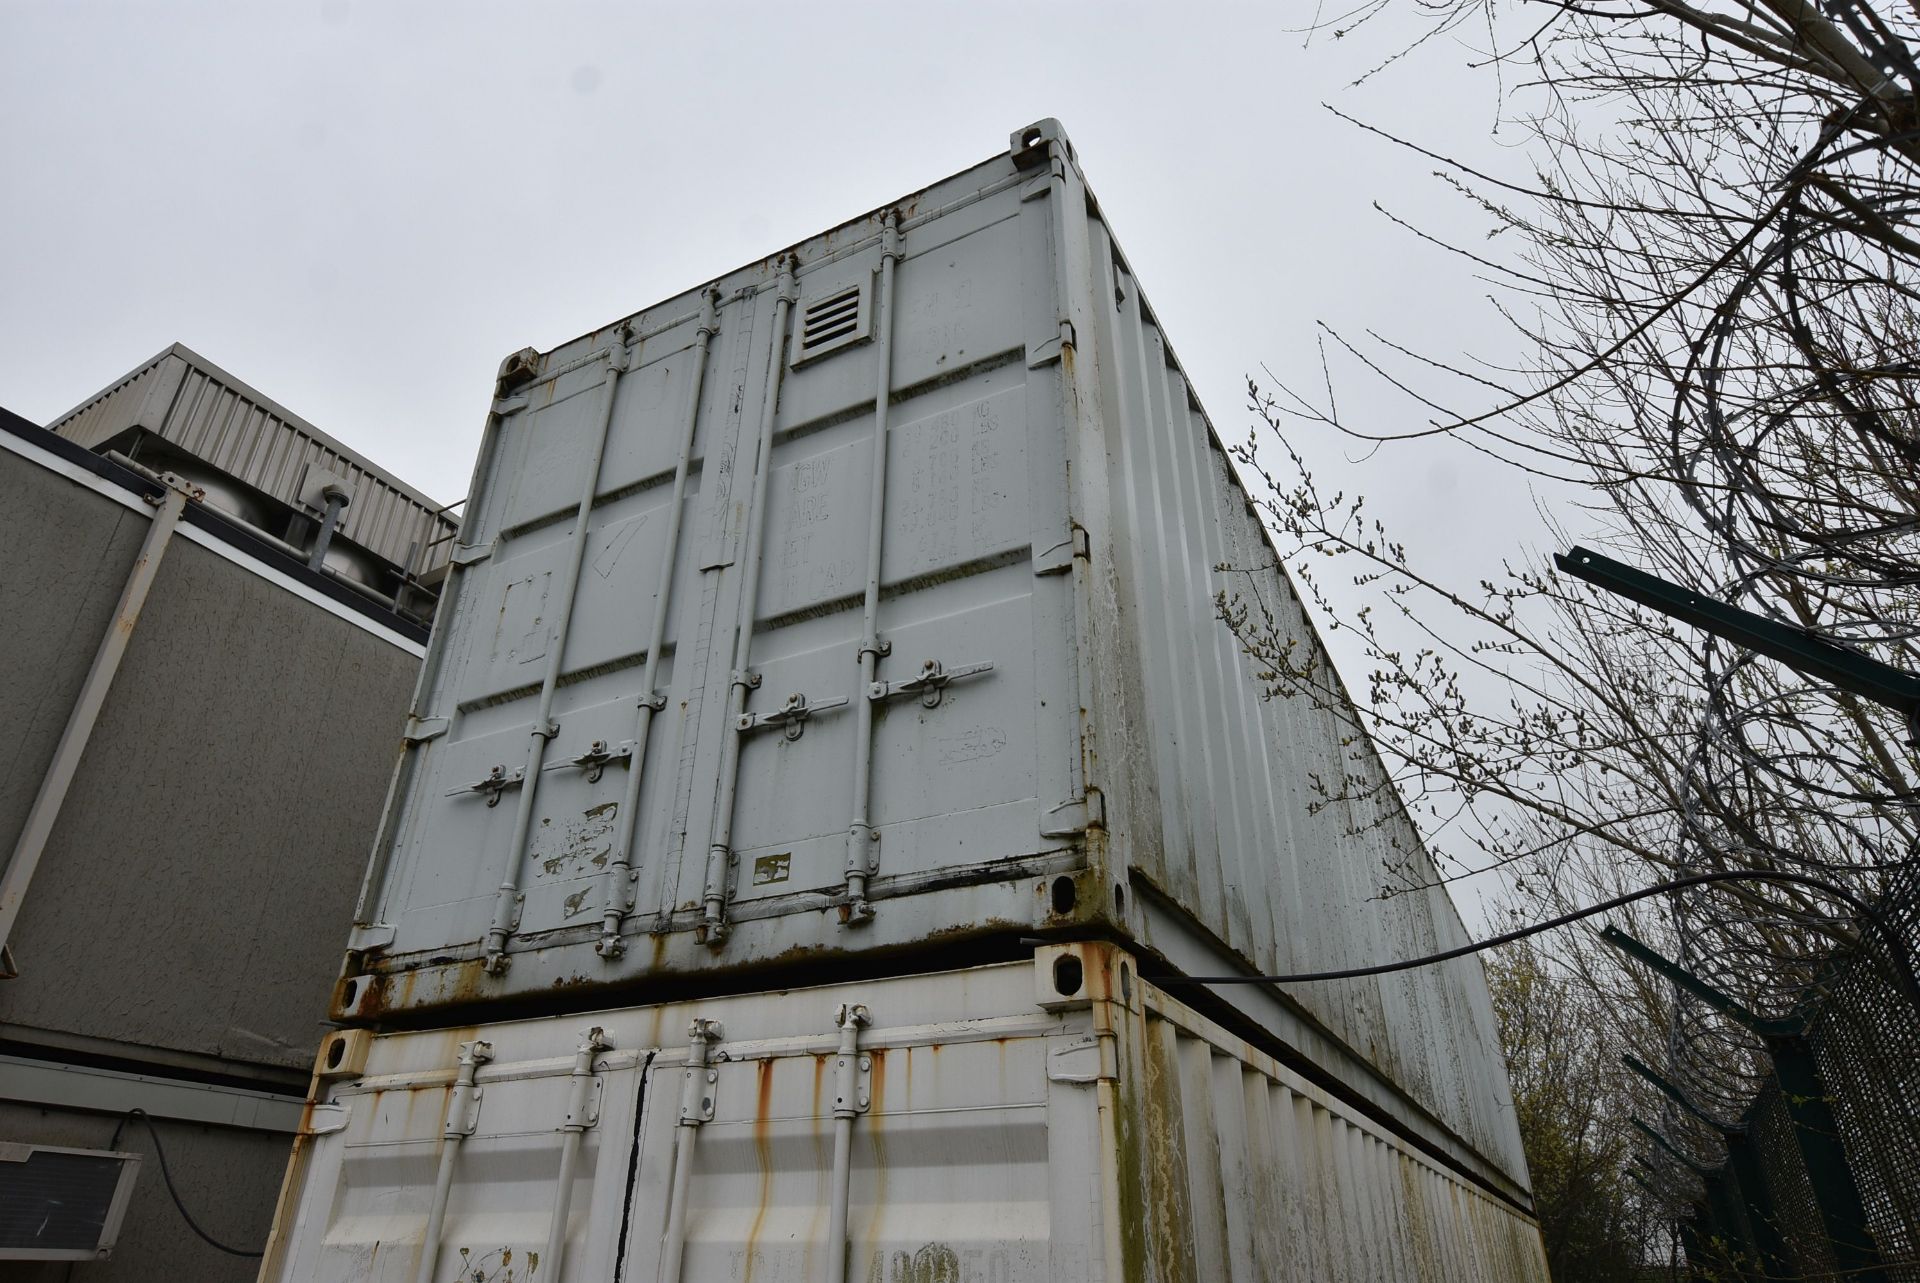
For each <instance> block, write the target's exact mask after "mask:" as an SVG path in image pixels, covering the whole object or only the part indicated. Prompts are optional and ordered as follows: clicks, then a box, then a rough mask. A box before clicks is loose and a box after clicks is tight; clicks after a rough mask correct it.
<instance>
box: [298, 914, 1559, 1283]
mask: <svg viewBox="0 0 1920 1283" xmlns="http://www.w3.org/2000/svg"><path fill="white" fill-rule="evenodd" d="M1055 956H1056V955H1055V954H1053V953H1050V952H1044V951H1043V954H1042V956H1041V957H1040V958H1038V959H1036V960H1035V961H1034V962H1025V963H1012V964H1006V965H1001V966H994V967H984V968H980V969H977V970H973V971H961V972H948V973H944V974H938V975H927V976H909V977H899V978H894V979H889V980H883V981H872V982H863V983H859V984H850V985H839V986H833V987H830V988H819V989H806V990H798V991H790V992H781V993H768V994H758V995H747V996H739V997H732V998H720V999H713V1000H710V1001H704V1002H700V1003H690V1004H676V1005H672V1006H665V1007H652V1008H639V1009H629V1010H622V1011H610V1012H601V1013H596V1014H594V1015H593V1016H591V1017H590V1018H589V1017H572V1018H550V1019H545V1020H537V1021H519V1022H513V1023H508V1024H496V1025H480V1026H468V1027H464V1028H462V1029H458V1030H445V1031H434V1032H424V1033H405V1034H391V1035H387V1036H384V1037H379V1038H375V1039H373V1040H372V1041H371V1046H370V1049H369V1050H368V1053H367V1059H366V1062H365V1067H364V1070H363V1071H362V1072H361V1073H360V1074H358V1075H357V1076H355V1077H352V1078H347V1079H343V1080H336V1081H334V1082H332V1083H329V1084H325V1085H324V1087H323V1095H322V1098H321V1100H320V1103H319V1104H317V1105H316V1106H315V1108H314V1109H313V1110H312V1111H311V1118H312V1126H311V1127H310V1128H309V1129H308V1133H307V1135H305V1136H304V1137H303V1138H302V1140H301V1142H300V1148H299V1151H298V1154H297V1157H296V1159H295V1162H294V1164H293V1166H292V1168H291V1169H290V1175H289V1179H288V1183H287V1188H286V1191H285V1194H284V1195H283V1199H282V1203H281V1207H280V1210H279V1213H278V1216H277V1218H276V1226H277V1228H276V1241H275V1246H274V1249H273V1251H272V1252H271V1253H270V1256H269V1259H268V1262H267V1265H266V1268H265V1270H264V1272H263V1274H262V1278H263V1279H264V1280H268V1281H271V1280H277V1279H284V1280H293V1279H299V1280H302V1281H303V1283H309V1281H310V1283H335V1281H336V1280H337V1281H339V1283H345V1281H346V1280H349V1279H352V1280H365V1281H367V1283H377V1281H382V1280H392V1281H394V1283H402V1281H405V1280H411V1279H412V1278H414V1277H415V1275H416V1272H417V1270H418V1265H419V1250H420V1239H421V1231H422V1227H423V1225H424V1223H425V1220H426V1217H427V1213H428V1210H429V1201H430V1198H431V1192H432V1186H433V1181H434V1177H435V1173H436V1171H437V1170H438V1167H439V1160H440V1155H441V1152H442V1146H443V1145H444V1144H445V1142H444V1140H443V1136H442V1133H443V1119H444V1116H445V1113H446V1108H447V1105H446V1101H447V1090H446V1089H447V1084H448V1083H449V1081H450V1079H451V1071H452V1067H453V1065H454V1062H455V1060H456V1058H457V1056H458V1054H459V1045H460V1044H461V1043H463V1042H466V1041H469V1040H471V1039H475V1038H481V1039H484V1040H486V1041H487V1042H488V1043H489V1044H490V1046H491V1047H492V1050H493V1054H494V1059H493V1060H492V1061H491V1062H490V1063H489V1064H487V1065H485V1066H483V1067H482V1069H481V1071H480V1074H479V1077H478V1081H479V1083H480V1085H481V1089H482V1093H483V1095H482V1099H481V1103H480V1106H479V1110H478V1115H477V1120H476V1126H475V1128H474V1131H473V1133H472V1136H471V1138H470V1139H467V1140H465V1141H463V1142H462V1143H461V1149H460V1151H459V1153H458V1154H457V1155H456V1157H455V1160H454V1161H455V1166H454V1168H453V1172H452V1181H453V1185H452V1195H451V1197H450V1199H449V1202H448V1214H447V1222H446V1229H445V1233H444V1237H443V1238H442V1240H441V1244H440V1247H439V1253H438V1259H439V1261H440V1262H441V1273H442V1274H444V1275H446V1276H449V1277H450V1276H451V1275H452V1274H453V1273H455V1272H456V1271H457V1272H459V1273H460V1274H461V1276H462V1277H467V1276H469V1275H470V1274H472V1273H473V1272H474V1271H476V1270H478V1271H479V1272H480V1273H481V1274H482V1275H484V1276H485V1277H488V1278H493V1277H499V1276H501V1275H502V1274H503V1272H504V1271H505V1270H507V1269H509V1268H516V1269H525V1270H526V1271H528V1272H529V1273H530V1274H531V1275H532V1276H533V1277H535V1278H540V1277H545V1274H544V1273H542V1272H536V1271H535V1269H534V1264H533V1257H534V1256H535V1255H536V1254H538V1253H540V1252H541V1251H542V1250H543V1244H544V1242H545V1239H546V1235H547V1230H548V1226H549V1217H550V1216H551V1215H552V1209H553V1207H554V1199H553V1188H554V1185H553V1183H554V1174H555V1172H556V1170H557V1166H556V1154H555V1151H556V1150H557V1148H558V1146H559V1144H560V1132H559V1130H558V1122H559V1120H561V1119H562V1118H564V1117H565V1116H566V1111H567V1104H566V1094H567V1092H566V1088H567V1085H568V1079H567V1074H568V1072H569V1069H570V1066H571V1063H572V1053H573V1048H574V1045H575V1044H576V1043H577V1041H578V1040H579V1038H580V1036H581V1029H582V1028H583V1027H584V1026H586V1025H587V1024H589V1023H591V1024H592V1025H594V1026H596V1027H598V1028H600V1029H601V1030H602V1031H603V1033H604V1035H605V1037H606V1039H607V1041H608V1042H609V1043H610V1044H611V1047H610V1049H608V1050H606V1051H604V1052H601V1053H600V1054H599V1055H598V1057H597V1058H596V1060H595V1069H596V1074H597V1077H598V1080H599V1082H598V1089H597V1097H596V1098H597V1100H598V1101H599V1113H598V1118H597V1121H596V1123H595V1125H594V1126H593V1127H592V1128H591V1129H590V1130H589V1131H588V1133H587V1134H586V1147H585V1151H584V1152H585V1157H584V1159H583V1161H582V1164H581V1168H580V1171H581V1175H580V1178H579V1183H578V1184H577V1185H576V1187H575V1189H574V1191H573V1216H572V1217H570V1219H569V1222H568V1225H569V1230H568V1234H567V1241H568V1245H569V1246H568V1251H567V1256H566V1260H565V1263H564V1266H563V1267H562V1268H561V1269H559V1271H558V1272H557V1273H556V1274H554V1276H553V1277H554V1280H557V1281H558V1283H565V1281H566V1280H587V1279H594V1280H600V1279H607V1278H613V1277H621V1278H626V1279H636V1280H637V1279H659V1278H662V1277H664V1276H663V1275H662V1274H661V1272H660V1269H661V1259H662V1254H663V1236H664V1235H665V1233H666V1230H667V1209H668V1207H669V1206H670V1204H671V1202H672V1197H671V1191H672V1188H673V1180H674V1175H673V1173H674V1170H675V1155H676V1150H677V1148H678V1147H679V1146H681V1145H683V1144H686V1145H692V1146H693V1150H692V1158H691V1163H690V1177H689V1181H688V1184H687V1186H686V1190H687V1202H688V1207H689V1209H690V1210H689V1213H688V1216H687V1221H686V1256H685V1259H684V1262H683V1264H682V1269H681V1273H680V1277H681V1278H683V1279H702V1280H742V1281H744V1280H748V1279H751V1280H756V1281H757V1283H804V1281H811V1280H819V1279H823V1278H825V1277H827V1268H828V1258H829V1256H830V1254H831V1253H832V1252H833V1251H835V1250H836V1246H837V1245H835V1244H834V1243H832V1242H830V1241H829V1239H828V1236H827V1226H828V1209H829V1204H830V1202H831V1200H832V1194H833V1182H832V1152H833V1129H834V1091H835V1088H834V1062H835V1056H834V1049H835V1045H836V1044H835V1038H834V1036H833V1034H832V1019H833V1012H834V1011H835V1009H836V1007H837V1006H838V1005H839V1004H841V1003H845V1002H859V1003H863V1004H865V1005H867V1006H868V1008H869V1009H870V1010H871V1012H872V1016H873V1024H872V1026H871V1027H870V1028H868V1029H865V1030H863V1031H862V1033H861V1035H860V1048H861V1051H860V1055H861V1056H862V1057H863V1058H864V1059H865V1061H866V1062H867V1063H868V1064H870V1066H871V1079H870V1087H869V1090H870V1102H871V1104H870V1108H869V1109H868V1110H867V1111H866V1112H864V1113H862V1114H860V1115H859V1116H858V1117H857V1118H856V1119H855V1120H854V1122H853V1132H852V1137H853V1142H852V1163H851V1172H850V1179H849V1184H848V1222H847V1224H848V1229H847V1240H846V1243H845V1245H844V1249H843V1250H845V1251H846V1253H847V1255H848V1259H849V1266H850V1268H849V1270H848V1277H849V1278H852V1279H858V1280H863V1281H866V1283H930V1281H942V1283H944V1281H946V1280H955V1281H957V1280H963V1279H964V1280H990V1281H992V1283H1042V1281H1049V1283H1051V1281H1053V1280H1069V1281H1085V1283H1095V1281H1101V1280H1112V1281H1113V1283H1118V1281H1119V1280H1122V1279H1125V1280H1129V1281H1133V1283H1140V1281H1147V1280H1151V1281H1153V1283H1254V1281H1256V1280H1258V1281H1260V1283H1271V1281H1273V1280H1282V1279H1285V1280H1301V1281H1302V1283H1306V1281H1309V1280H1310V1281H1312V1283H1349V1281H1351V1283H1363V1281H1364V1283H1401V1281H1405V1283H1453V1281H1458V1283H1547V1276H1546V1269H1545V1263H1544V1259H1543V1257H1542V1254H1541V1251H1540V1247H1539V1240H1538V1234H1537V1231H1536V1229H1535V1227H1534V1226H1533V1224H1532V1222H1531V1221H1529V1220H1528V1219H1527V1218H1526V1217H1525V1216H1523V1215H1521V1214H1519V1213H1518V1212H1516V1211H1515V1210H1514V1209H1513V1208H1512V1207H1510V1206H1509V1205H1507V1204H1505V1203H1503V1202H1501V1201H1499V1200H1498V1199H1495V1198H1493V1197H1492V1196H1490V1195H1488V1194H1487V1193H1485V1192H1484V1191H1482V1190H1480V1189H1478V1188H1477V1187H1475V1186H1473V1185H1471V1184H1469V1183H1467V1182H1465V1181H1463V1180H1462V1179H1461V1178H1460V1176H1459V1175H1458V1174H1457V1173H1456V1172H1454V1171H1453V1170H1451V1169H1449V1168H1447V1167H1446V1166H1444V1165H1442V1164H1440V1163H1438V1162H1436V1161H1434V1160H1433V1159H1432V1158H1431V1157H1430V1156H1429V1155H1427V1154H1425V1153H1424V1152H1421V1151H1419V1150H1416V1149H1414V1148H1412V1147H1410V1146H1409V1145H1408V1144H1407V1143H1406V1142H1405V1141H1404V1140H1402V1139H1401V1138H1399V1137H1397V1136H1395V1135H1393V1134H1391V1133H1389V1132H1387V1131H1384V1130H1383V1129H1381V1128H1379V1127H1378V1126H1376V1125H1375V1124H1373V1123H1372V1122H1371V1121H1369V1120H1367V1119H1364V1118H1361V1117H1358V1116H1357V1115H1355V1114H1354V1113H1353V1112H1352V1111H1351V1110H1350V1109H1348V1108H1347V1107H1346V1106H1345V1105H1343V1104H1342V1103H1340V1102H1338V1101H1336V1100H1335V1099H1333V1098H1332V1097H1330V1096H1328V1095H1327V1094H1325V1093H1324V1092H1322V1091H1320V1090H1318V1089H1317V1088H1315V1087H1313V1086H1311V1085H1309V1084H1307V1083H1306V1082H1304V1081H1302V1080H1301V1079H1300V1078H1299V1077H1298V1076H1297V1075H1295V1074H1293V1073H1292V1072H1290V1071H1288V1070H1286V1069H1284V1068H1282V1067H1280V1066H1279V1065H1277V1064H1276V1063H1274V1062H1273V1061H1272V1060H1271V1059H1270V1058H1268V1057H1267V1056H1265V1055H1264V1054H1263V1053H1261V1052H1259V1051H1257V1050H1255V1049H1253V1048H1251V1047H1250V1046H1248V1045H1247V1044H1246V1043H1244V1042H1242V1041H1240V1040H1238V1039H1236V1038H1233V1037H1231V1036H1230V1035H1227V1034H1226V1033H1224V1032H1223V1031H1222V1030H1220V1029H1219V1028H1218V1027H1217V1026H1214V1025H1212V1024H1210V1023H1209V1022H1207V1021H1205V1020H1203V1019H1201V1018H1200V1017H1198V1016H1197V1015H1195V1014H1194V1013H1193V1012H1191V1011H1189V1010H1188V1009H1186V1008H1185V1007H1183V1006H1181V1005H1180V1004H1179V1003H1177V1002H1175V1001H1173V1000H1171V999H1169V998H1168V997H1167V996H1166V995H1165V994H1164V993H1162V992H1160V991H1159V990H1157V989H1156V988H1155V987H1154V986H1152V985H1150V984H1147V983H1144V982H1141V981H1139V980H1138V979H1137V977H1133V976H1131V975H1130V974H1129V975H1128V976H1127V977H1126V978H1125V979H1124V980H1122V979H1121V976H1120V971H1119V968H1120V967H1122V966H1124V965H1129V964H1128V962H1127V960H1126V959H1125V957H1124V955H1122V954H1120V953H1119V952H1118V951H1115V950H1112V949H1110V948H1105V947H1100V946H1087V947H1082V948H1080V949H1079V950H1077V951H1076V953H1075V956H1076V957H1077V958H1079V959H1080V960H1082V961H1083V965H1084V966H1085V969H1086V970H1085V973H1084V974H1085V980H1084V986H1083V990H1082V992H1080V993H1079V994H1077V995H1070V996H1069V997H1068V999H1067V1000H1064V1001H1062V1000H1060V999H1059V998H1058V996H1057V995H1056V994H1055V993H1054V988H1053V986H1052V978H1053V970H1052V965H1051V964H1052V961H1053V958H1054V957H1055ZM1063 1008H1064V1009H1063ZM695 1018H698V1019H703V1020H717V1021H719V1022H720V1024H721V1026H722V1028H723V1029H724V1031H725V1032H724V1037H723V1040H722V1041H721V1042H720V1043H719V1044H717V1045H716V1046H715V1047H714V1048H713V1053H714V1056H715V1063H714V1068H713V1072H712V1074H711V1076H710V1078H709V1079H707V1081H706V1082H705V1084H704V1085H703V1087H702V1094H704V1095H706V1096H708V1097H709V1098H710V1099H711V1100H712V1101H713V1117H712V1118H711V1120H709V1121H707V1122H705V1123H704V1124H703V1125H701V1126H699V1127H697V1128H689V1127H685V1126H682V1125H681V1113H680V1106H681V1103H682V1099H683V1096H682V1080H683V1076H684V1073H685V1068H684V1067H685V1064H686V1054H685V1047H684V1045H683V1044H680V1043H679V1042H678V1039H679V1038H680V1036H681V1034H682V1031H684V1030H685V1029H686V1028H687V1027H688V1025H689V1022H690V1021H691V1020H693V1019H695ZM349 1036H353V1035H349ZM362 1036H363V1035H362ZM696 1133H697V1134H696ZM622 1248H624V1251H625V1253H626V1255H625V1256H624V1258H621V1257H619V1255H618V1252H619V1250H620V1249H622Z"/></svg>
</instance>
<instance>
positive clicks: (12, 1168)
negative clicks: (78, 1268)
mask: <svg viewBox="0 0 1920 1283" xmlns="http://www.w3.org/2000/svg"><path fill="white" fill-rule="evenodd" d="M139 1170H140V1156H139V1155H138V1154H116V1153H111V1152H108V1151H106V1150H99V1149H62V1148H60V1147H58V1146H53V1145H21V1144H16V1143H12V1142H0V1260H6V1261H92V1260H97V1259H99V1258H100V1257H103V1256H106V1255H107V1254H108V1253H109V1252H110V1251H111V1250H112V1248H113V1240H114V1239H115V1238H116V1237H118V1235H119V1233H120V1221H121V1219H122V1218H123V1217H125V1215H126V1212H127V1200H128V1198H129V1197H131V1196H132V1194H133V1178H134V1176H135V1175H137V1174H138V1173H139Z"/></svg>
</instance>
